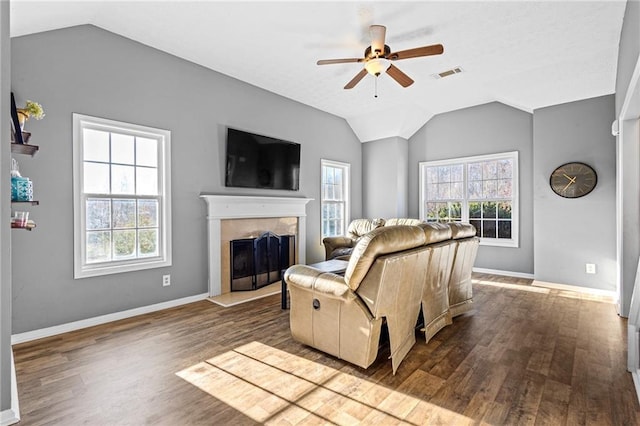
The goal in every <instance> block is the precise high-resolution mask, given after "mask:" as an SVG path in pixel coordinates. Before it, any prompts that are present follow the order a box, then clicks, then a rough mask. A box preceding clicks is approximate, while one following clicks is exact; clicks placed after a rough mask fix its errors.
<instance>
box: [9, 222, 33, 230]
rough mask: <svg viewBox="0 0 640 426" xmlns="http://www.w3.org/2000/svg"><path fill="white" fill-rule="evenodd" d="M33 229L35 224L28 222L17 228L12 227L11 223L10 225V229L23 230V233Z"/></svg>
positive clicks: (15, 226)
mask: <svg viewBox="0 0 640 426" xmlns="http://www.w3.org/2000/svg"><path fill="white" fill-rule="evenodd" d="M35 227H36V224H35V223H34V222H29V223H27V224H26V225H25V226H17V225H14V224H13V223H12V224H11V229H24V230H25V231H31V230H32V229H33V228H35Z"/></svg>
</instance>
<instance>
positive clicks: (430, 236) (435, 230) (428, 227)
mask: <svg viewBox="0 0 640 426" xmlns="http://www.w3.org/2000/svg"><path fill="white" fill-rule="evenodd" d="M418 226H419V227H420V228H422V230H423V231H424V235H425V238H426V241H425V244H433V243H439V242H440V241H445V240H449V239H451V233H452V232H451V227H449V226H448V225H447V224H446V223H437V222H430V223H421V224H420V225H418Z"/></svg>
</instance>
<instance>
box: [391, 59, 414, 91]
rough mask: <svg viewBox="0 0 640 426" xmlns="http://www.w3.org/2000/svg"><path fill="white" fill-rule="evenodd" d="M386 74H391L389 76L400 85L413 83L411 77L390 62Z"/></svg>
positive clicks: (405, 85)
mask: <svg viewBox="0 0 640 426" xmlns="http://www.w3.org/2000/svg"><path fill="white" fill-rule="evenodd" d="M387 74H389V76H391V78H393V79H394V80H395V81H397V82H398V83H400V85H401V86H402V87H408V86H411V85H412V84H413V80H412V79H411V77H409V76H408V75H406V74H405V73H403V72H402V71H400V69H399V68H398V67H396V66H395V65H393V64H391V66H389V68H388V69H387Z"/></svg>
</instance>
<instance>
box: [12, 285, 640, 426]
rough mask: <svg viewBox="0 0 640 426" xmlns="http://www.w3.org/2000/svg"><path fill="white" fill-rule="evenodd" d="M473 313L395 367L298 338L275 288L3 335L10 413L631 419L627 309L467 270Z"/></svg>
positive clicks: (181, 418)
mask: <svg viewBox="0 0 640 426" xmlns="http://www.w3.org/2000/svg"><path fill="white" fill-rule="evenodd" d="M473 278H474V285H473V289H474V310H473V311H472V312H469V313H465V314H463V315H460V316H458V317H456V318H454V321H453V324H452V325H450V326H448V327H445V328H444V329H443V330H441V331H440V332H439V333H438V334H436V336H434V338H433V339H432V340H431V341H430V342H429V343H428V344H426V343H425V342H424V336H423V335H422V334H421V333H419V332H418V333H417V334H416V338H417V343H416V344H415V345H414V347H413V348H412V349H411V351H410V352H409V354H408V355H407V357H406V358H405V360H404V361H403V363H402V364H401V365H400V368H399V369H398V371H397V374H395V375H394V374H393V373H392V371H391V362H390V361H389V359H388V356H389V348H388V345H383V346H382V347H381V349H380V352H379V355H378V358H377V359H376V361H375V362H374V363H373V364H372V365H371V366H370V367H369V368H368V369H366V370H365V369H362V368H359V367H356V366H354V365H351V364H348V363H346V362H344V361H342V360H339V359H337V358H334V357H332V356H329V355H327V354H324V353H323V352H321V351H318V350H315V349H313V348H310V347H307V346H304V345H301V344H299V343H297V342H295V341H294V340H293V339H292V338H291V335H290V332H289V311H282V310H281V309H280V308H279V303H280V299H279V296H271V297H267V298H264V299H260V300H256V301H252V302H249V303H247V304H243V305H238V306H233V307H229V308H223V307H221V306H218V305H215V304H212V303H210V302H208V301H202V302H197V303H192V304H189V305H185V306H181V307H177V308H172V309H167V310H164V311H160V312H155V313H151V314H146V315H141V316H138V317H134V318H128V319H125V320H122V321H117V322H113V323H110V324H104V325H100V326H96V327H91V328H87V329H83V330H78V331H75V332H71V333H66V334H63V335H59V336H54V337H51V338H46V339H41V340H38V341H34V342H28V343H24V344H20V345H16V346H15V347H14V356H15V364H16V372H17V379H18V392H19V396H20V408H21V416H22V420H21V422H20V424H21V425H77V424H78V425H79V424H91V425H101V426H102V425H121V424H127V425H140V424H153V425H211V424H233V425H254V424H275V425H283V424H285V425H315V424H319V425H320V424H365V425H366V424H385V425H386V424H409V425H422V424H426V425H452V424H455V425H464V424H474V425H476V424H486V425H525V424H537V425H587V424H594V425H607V424H611V425H635V424H639V421H640V406H639V404H638V397H637V395H636V394H635V389H634V385H633V381H632V379H631V376H630V374H629V373H628V372H627V371H626V351H627V347H626V327H627V324H626V320H625V319H623V318H620V317H618V316H617V314H616V312H615V307H614V305H613V304H611V303H608V302H606V301H604V300H603V299H602V298H598V297H587V296H584V295H580V294H576V293H571V292H567V291H559V290H554V289H545V288H539V287H532V286H531V285H530V284H531V280H526V279H522V278H511V277H504V276H496V275H488V274H474V277H473Z"/></svg>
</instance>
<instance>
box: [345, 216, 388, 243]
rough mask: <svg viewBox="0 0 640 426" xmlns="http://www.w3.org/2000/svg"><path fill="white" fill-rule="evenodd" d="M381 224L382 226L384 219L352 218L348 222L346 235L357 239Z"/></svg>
mask: <svg viewBox="0 0 640 426" xmlns="http://www.w3.org/2000/svg"><path fill="white" fill-rule="evenodd" d="M381 226H384V219H354V220H352V221H351V223H350V224H349V228H348V229H347V236H348V237H351V238H353V239H354V240H357V239H358V238H360V237H362V236H363V235H365V234H368V233H369V232H371V231H373V230H374V229H377V228H380V227H381Z"/></svg>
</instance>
